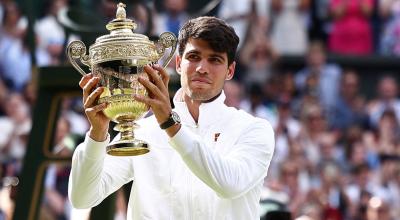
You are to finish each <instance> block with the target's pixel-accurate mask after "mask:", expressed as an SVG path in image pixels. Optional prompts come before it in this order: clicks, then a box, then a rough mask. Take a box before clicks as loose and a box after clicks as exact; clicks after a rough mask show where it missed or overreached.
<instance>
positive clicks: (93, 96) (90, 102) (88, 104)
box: [83, 87, 104, 108]
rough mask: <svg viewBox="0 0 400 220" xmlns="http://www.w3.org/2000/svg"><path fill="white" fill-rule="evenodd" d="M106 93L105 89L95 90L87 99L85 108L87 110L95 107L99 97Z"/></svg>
mask: <svg viewBox="0 0 400 220" xmlns="http://www.w3.org/2000/svg"><path fill="white" fill-rule="evenodd" d="M103 91H104V87H98V88H97V89H95V90H94V91H93V92H92V93H91V94H90V95H89V96H88V97H87V99H86V101H85V103H84V105H83V106H84V107H85V108H89V107H91V106H93V104H94V103H95V101H96V99H97V97H99V96H100V94H101V93H102V92H103Z"/></svg>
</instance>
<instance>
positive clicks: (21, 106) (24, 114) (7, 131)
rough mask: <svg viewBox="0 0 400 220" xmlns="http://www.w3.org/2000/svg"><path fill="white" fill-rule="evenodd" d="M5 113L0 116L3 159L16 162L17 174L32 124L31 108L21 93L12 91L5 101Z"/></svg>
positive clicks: (0, 146)
mask: <svg viewBox="0 0 400 220" xmlns="http://www.w3.org/2000/svg"><path fill="white" fill-rule="evenodd" d="M5 113H6V115H5V116H3V117H1V118H0V130H1V131H2V132H1V135H0V140H1V142H0V149H1V161H12V162H13V163H15V166H16V168H17V170H16V172H17V173H15V175H17V174H18V173H19V171H20V169H21V166H22V160H23V158H24V156H25V151H26V145H27V142H28V136H29V132H30V129H31V125H32V120H31V116H30V108H29V105H28V104H27V103H26V101H25V100H24V98H23V97H22V96H21V95H20V94H18V93H12V94H10V95H9V96H8V97H7V100H6V102H5Z"/></svg>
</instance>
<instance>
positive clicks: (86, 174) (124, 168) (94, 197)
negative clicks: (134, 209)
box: [68, 134, 133, 209]
mask: <svg viewBox="0 0 400 220" xmlns="http://www.w3.org/2000/svg"><path fill="white" fill-rule="evenodd" d="M109 141H110V137H109V136H108V137H107V139H106V140H105V141H104V142H96V141H94V140H93V139H91V138H90V137H89V136H88V135H87V134H86V138H85V141H84V142H83V143H81V144H80V145H79V146H78V147H77V148H76V150H75V152H74V155H73V157H72V166H71V173H70V176H69V182H68V194H69V199H70V200H71V203H72V205H73V207H75V208H80V209H84V208H91V207H94V206H96V205H98V204H100V202H101V201H103V199H104V198H106V197H107V196H108V195H110V194H111V193H113V192H115V191H116V190H117V189H119V188H120V187H121V186H122V185H124V184H126V183H127V182H129V181H130V180H132V179H133V168H132V165H131V164H130V163H131V160H130V157H115V156H110V155H107V154H106V150H105V149H106V146H107V144H108V143H109Z"/></svg>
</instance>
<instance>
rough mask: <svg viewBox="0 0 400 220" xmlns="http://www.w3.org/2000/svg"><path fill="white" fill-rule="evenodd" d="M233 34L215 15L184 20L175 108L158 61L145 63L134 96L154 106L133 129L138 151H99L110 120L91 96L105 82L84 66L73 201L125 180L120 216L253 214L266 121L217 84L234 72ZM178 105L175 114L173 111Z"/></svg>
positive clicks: (265, 160) (268, 149) (88, 203)
mask: <svg viewBox="0 0 400 220" xmlns="http://www.w3.org/2000/svg"><path fill="white" fill-rule="evenodd" d="M238 42H239V38H238V37H237V35H236V34H235V32H234V30H233V28H231V27H230V26H227V25H226V23H225V22H223V21H222V20H220V19H217V18H214V17H200V18H196V19H193V20H190V21H188V22H187V23H186V24H185V25H184V26H183V27H182V29H181V31H180V33H179V45H180V47H179V55H178V56H177V57H176V70H177V72H178V73H179V74H180V77H181V86H182V88H181V89H180V90H178V91H177V93H176V95H175V97H174V104H175V109H174V110H172V108H171V104H170V101H169V100H170V99H169V94H168V80H169V78H168V74H167V73H166V71H165V70H164V69H163V68H161V67H159V66H153V67H150V66H146V67H145V71H146V72H147V74H148V75H149V78H150V80H148V79H144V78H140V79H139V81H140V83H142V84H143V85H144V86H145V87H146V88H147V89H148V91H149V93H150V97H149V98H146V97H141V96H135V97H134V98H135V99H136V100H138V101H141V102H144V103H147V104H149V105H150V107H151V109H152V111H153V113H154V115H153V116H151V117H148V118H145V119H143V120H141V121H139V124H140V128H139V129H137V130H135V134H136V136H137V137H138V138H139V139H142V140H145V141H146V142H148V143H149V145H150V146H151V150H150V152H149V153H148V154H145V155H141V156H136V157H113V156H109V155H106V153H105V148H106V145H107V144H108V142H109V135H108V134H107V129H108V123H109V121H108V119H106V117H105V116H104V115H103V113H102V112H101V111H102V110H103V109H104V108H105V107H106V104H102V105H96V104H95V103H96V102H95V100H96V98H97V97H98V96H99V95H100V93H101V92H102V90H103V89H102V88H96V89H94V88H95V85H96V83H97V82H98V80H99V79H97V78H96V77H93V76H92V75H87V76H84V77H83V78H82V80H81V82H80V86H81V87H82V88H83V101H84V107H85V112H86V115H87V117H88V119H89V122H90V124H91V128H90V130H89V132H88V133H87V136H86V139H85V141H84V143H83V144H81V145H80V146H78V148H77V149H76V151H75V153H74V156H73V159H72V171H71V175H70V182H69V195H70V199H71V201H72V204H73V205H74V206H75V207H78V208H88V207H93V206H96V205H98V204H99V203H100V202H101V201H102V200H103V199H104V198H105V197H107V196H108V195H109V194H111V193H112V192H114V191H115V190H117V189H118V188H120V187H121V186H122V185H124V184H126V183H128V182H129V181H131V180H133V186H132V191H131V194H130V200H129V205H128V219H156V220H163V219H173V220H175V219H177V220H178V219H199V220H204V219H208V220H212V219H216V220H217V219H218V220H219V219H246V220H247V219H259V218H260V216H259V212H258V211H259V210H258V209H259V200H260V193H261V188H262V185H263V181H264V178H265V176H266V174H267V170H268V166H269V164H270V161H271V157H272V154H273V150H274V134H273V130H272V128H271V126H270V125H269V123H268V122H267V121H265V120H262V119H259V118H254V117H252V116H250V115H249V114H247V113H245V112H243V111H238V110H236V109H235V108H229V107H227V106H226V105H225V104H223V102H224V99H225V95H224V92H223V90H222V88H223V86H224V82H225V81H226V80H230V79H232V77H233V74H234V70H235V62H234V60H233V59H234V57H235V52H236V48H237V45H238ZM93 89H94V90H93ZM177 115H178V116H179V117H180V119H181V120H180V122H179V120H174V119H176V117H175V116H177ZM172 116H174V117H172ZM160 127H162V128H163V129H162V128H160Z"/></svg>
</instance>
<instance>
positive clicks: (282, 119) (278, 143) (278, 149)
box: [271, 98, 301, 172]
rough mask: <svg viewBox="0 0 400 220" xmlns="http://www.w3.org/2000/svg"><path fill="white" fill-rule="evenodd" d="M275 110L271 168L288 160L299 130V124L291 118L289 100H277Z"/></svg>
mask: <svg viewBox="0 0 400 220" xmlns="http://www.w3.org/2000/svg"><path fill="white" fill-rule="evenodd" d="M276 110H277V117H276V120H273V121H271V124H272V127H273V128H274V130H275V152H274V158H273V159H272V161H273V163H271V167H273V168H276V167H275V166H276V165H278V164H281V163H283V162H284V161H285V160H287V159H288V156H289V151H290V150H291V149H290V148H291V147H293V144H294V143H293V142H295V141H296V138H298V136H299V134H300V130H301V123H300V122H299V121H298V120H297V119H295V118H294V117H293V114H292V111H291V106H290V101H289V100H287V99H283V98H282V99H280V100H278V103H277V108H276ZM271 172H272V171H271Z"/></svg>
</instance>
